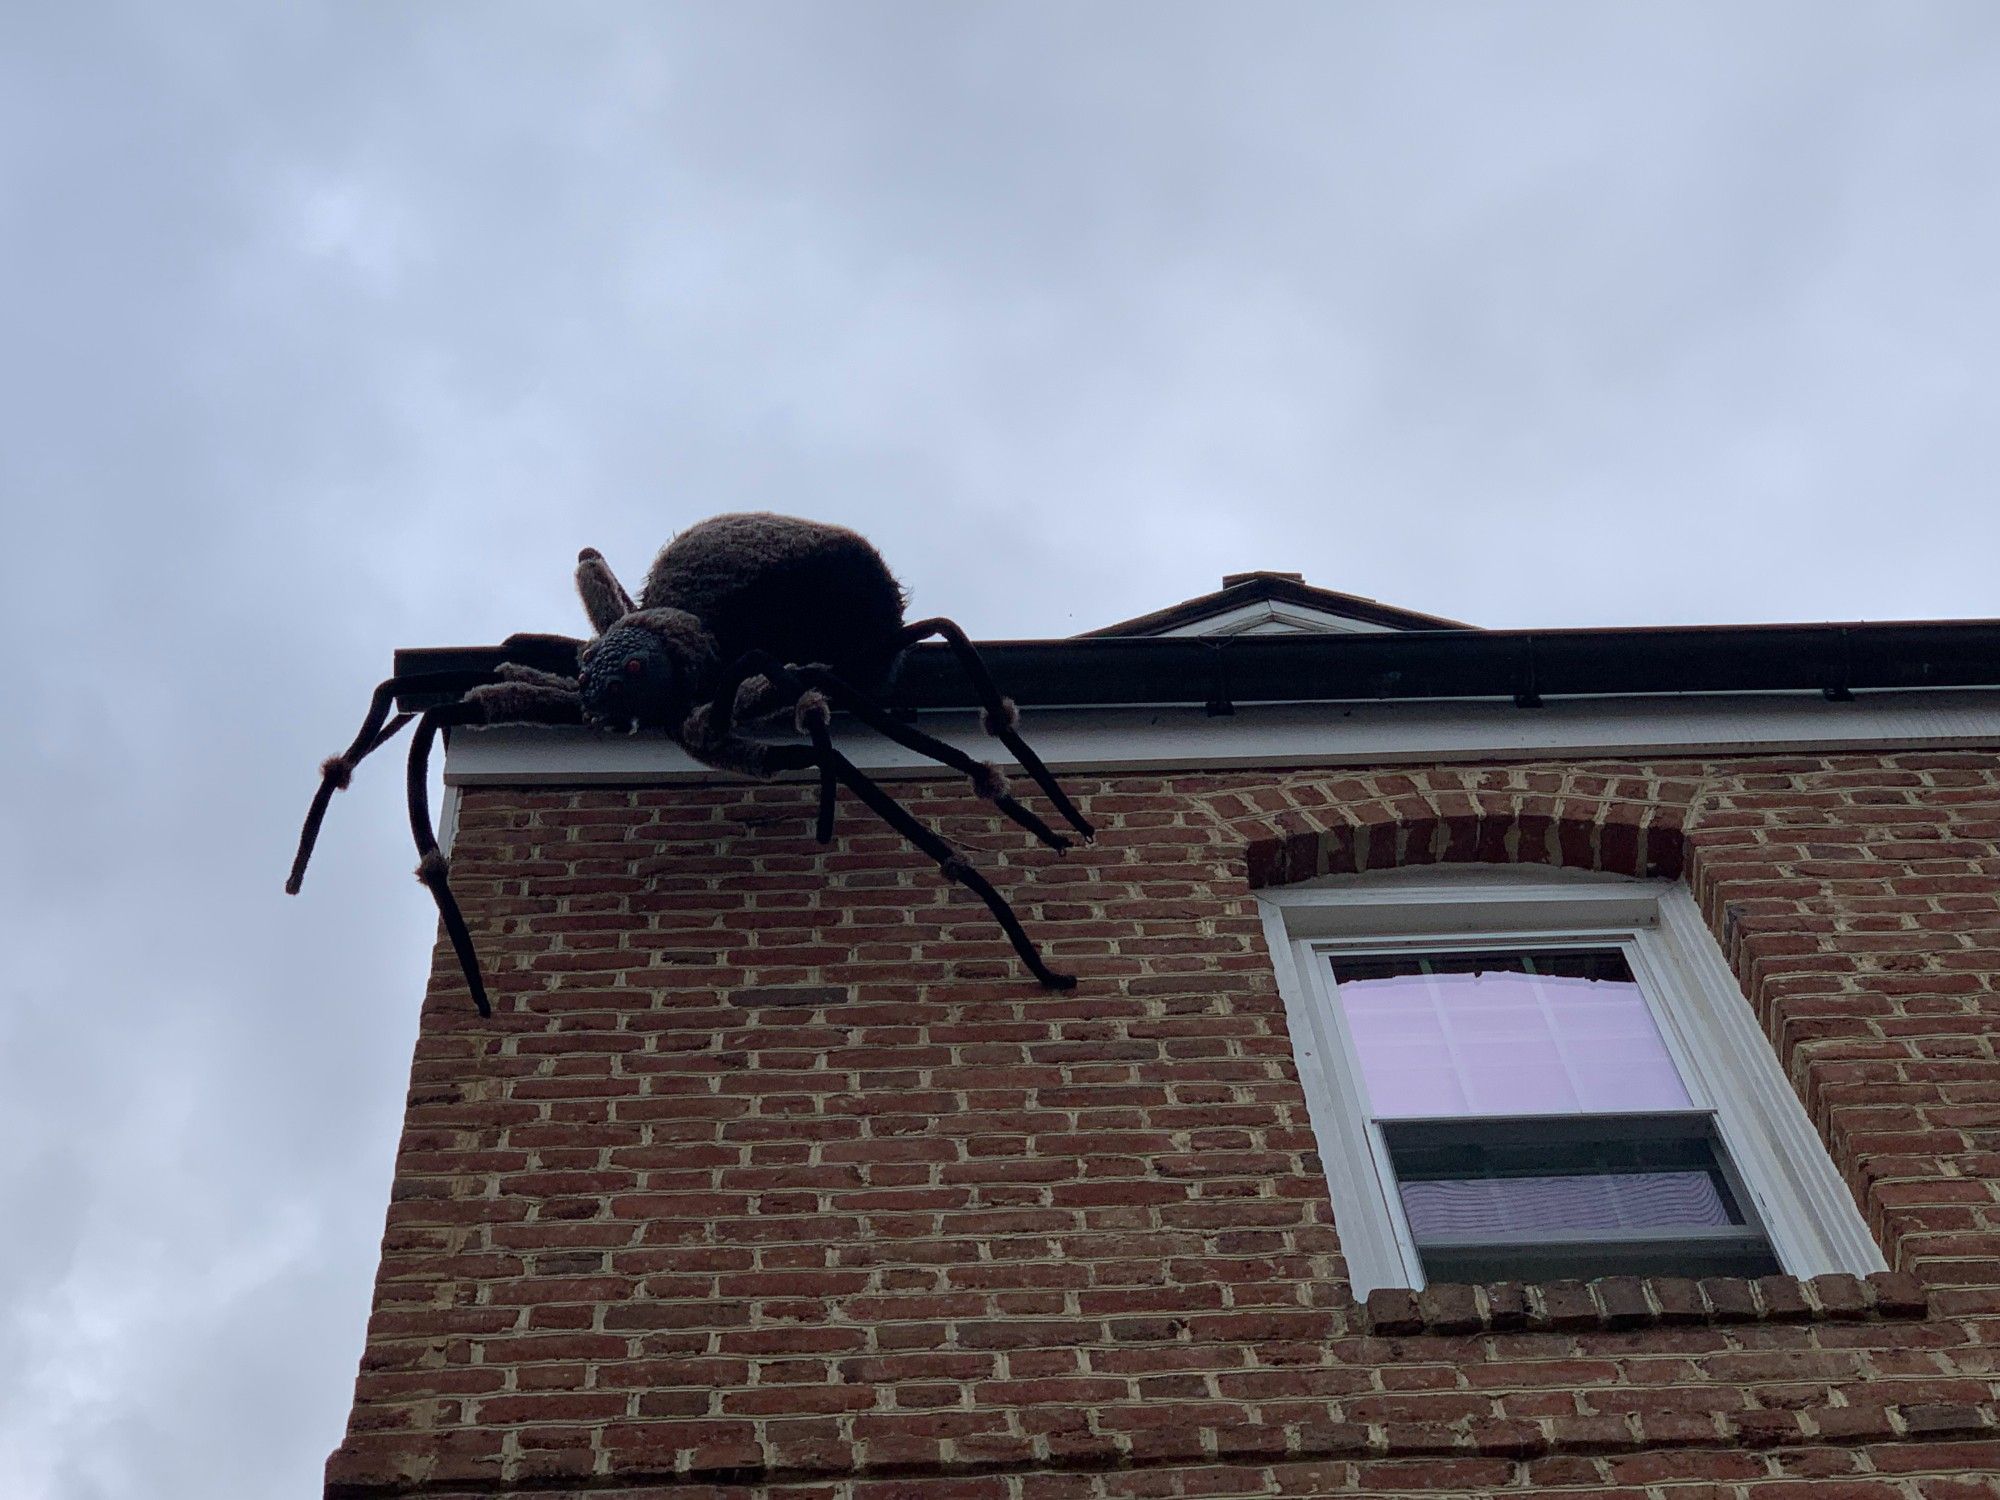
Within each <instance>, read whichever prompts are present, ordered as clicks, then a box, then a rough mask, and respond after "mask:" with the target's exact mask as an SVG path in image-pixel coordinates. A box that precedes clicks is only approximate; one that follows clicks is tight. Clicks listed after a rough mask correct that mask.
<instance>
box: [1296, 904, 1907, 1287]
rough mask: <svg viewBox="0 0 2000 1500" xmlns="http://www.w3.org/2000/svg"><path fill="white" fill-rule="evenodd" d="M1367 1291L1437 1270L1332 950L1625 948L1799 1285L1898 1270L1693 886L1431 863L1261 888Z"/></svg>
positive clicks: (1353, 1273) (1353, 1269) (1314, 1116)
mask: <svg viewBox="0 0 2000 1500" xmlns="http://www.w3.org/2000/svg"><path fill="white" fill-rule="evenodd" d="M1257 904H1258V907H1259V910H1260V913H1261V915H1262V917H1263V921H1264V934H1265V939H1266V941H1267V942H1268V943H1269V944H1270V949H1271V958H1272V961H1273V963H1274V964H1275V965H1276V967H1277V975H1278V989H1279V992H1280V993H1281V994H1282V995H1283V997H1284V1002H1285V1015H1286V1019H1287V1020H1288V1022H1289V1023H1290V1026H1291V1032H1292V1050H1293V1053H1294V1056H1295V1058H1296V1059H1297V1063H1298V1070H1299V1080H1300V1082H1301V1084H1302V1085H1303V1086H1304V1089H1305V1095H1306V1108H1307V1112H1308V1115H1309V1117H1310V1119H1311V1122H1312V1130H1313V1135H1314V1136H1315V1138H1316V1139H1317V1141H1318V1143H1319V1152H1320V1159H1321V1162H1322V1164H1323V1165H1324V1167H1325V1170H1326V1177H1327V1185H1328V1188H1329V1191H1330V1192H1331V1194H1332V1197H1333V1216H1334V1224H1335V1227H1336V1229H1337V1230H1338V1232H1339V1235H1340V1245H1341V1250H1342V1252H1343V1254H1344V1255H1345V1257H1346V1260H1347V1267H1348V1274H1349V1277H1350V1280H1351V1281H1352V1284H1353V1288H1354V1295H1355V1296H1357V1297H1366V1296H1367V1295H1368V1293H1369V1292H1371V1291H1374V1290H1376V1289H1377V1288H1379V1287H1409V1288H1421V1287H1422V1286H1423V1285H1424V1272H1423V1265H1422V1262H1421V1260H1420V1259H1419V1257H1418V1255H1417V1250H1416V1247H1415V1245H1414V1243H1413V1242H1412V1240H1411V1236H1410V1231H1409V1226H1408V1224H1407V1222H1406V1220H1405V1218H1404V1215H1403V1208H1402V1201H1401V1197H1400V1195H1399V1194H1398V1193H1397V1191H1396V1188H1395V1178H1394V1175H1393V1174H1392V1172H1391V1171H1390V1168H1389V1163H1388V1157H1387V1153H1386V1150H1385V1148H1384V1146H1383V1143H1382V1139H1381V1131H1380V1129H1379V1127H1377V1126H1376V1125H1375V1124H1374V1123H1373V1121H1372V1120H1371V1119H1370V1118H1369V1114H1368V1110H1367V1106H1366V1103H1365V1101H1366V1099H1367V1094H1366V1092H1365V1090H1364V1088H1363V1086H1362V1081H1361V1074H1360V1069H1359V1067H1358V1065H1357V1061H1356V1057H1355V1053H1354V1049H1353V1047H1352V1045H1351V1043H1350V1041H1349V1039H1348V1037H1347V1034H1346V1027H1345V1024H1344V1022H1343V1020H1342V1016H1341V1010H1340V1007H1339V1005H1338V1004H1336V1003H1335V999H1334V983H1333V976H1332V968H1331V965H1330V964H1329V963H1328V957H1329V955H1331V954H1334V953H1337V952H1341V951H1347V952H1370V953H1392V952H1396V951H1398V950H1414V949H1424V950H1437V949H1452V948H1457V949H1460V950H1464V949H1466V948H1477V949H1492V948H1504V947H1507V946H1509V945H1520V944H1530V943H1531V944H1537V945H1549V944H1556V945H1565V946H1568V945H1574V946H1588V947H1599V948H1603V947H1617V948H1620V949H1622V950H1623V951H1624V952H1625V954H1626V957H1627V961H1628V962H1629V963H1630V964H1631V965H1632V972H1633V976H1634V977H1635V978H1636V979H1637V980H1638V981H1639V984H1640V987H1641V989H1642V991H1643V992H1644V994H1645V996H1646V998H1647V1001H1648V1004H1649V1005H1650V1006H1651V1007H1652V1010H1653V1014H1654V1018H1655V1020H1657V1021H1658V1022H1659V1025H1660V1033H1661V1036H1662V1037H1663V1038H1664V1040H1665V1041H1666V1044H1667V1048H1668V1051H1669V1052H1670V1053H1671V1054H1672V1056H1673V1059H1674V1062H1675V1063H1676V1064H1677V1065H1678V1066H1679V1068H1680V1069H1681V1078H1682V1081H1683V1082H1684V1083H1685V1084H1686V1086H1687V1090H1688V1094H1689V1096H1690V1098H1691V1099H1692V1100H1693V1101H1694V1104H1695V1106H1696V1107H1697V1108H1699V1109H1712V1110H1713V1111H1714V1112H1715V1121H1716V1127H1717V1130H1718V1131H1719V1133H1720V1135H1721V1137H1722V1141H1723V1145H1724V1148H1725V1149H1726V1150H1727V1151H1728V1153H1729V1156H1730V1158H1731V1159H1732V1161H1733V1162H1734V1164H1735V1167H1736V1170H1737V1172H1738V1173H1739V1174H1740V1176H1741V1178H1742V1181H1743V1183H1744V1185H1745V1187H1746V1188H1747V1190H1748V1191H1749V1193H1750V1196H1751V1198H1752V1200H1753V1202H1754V1204H1755V1207H1756V1212H1757V1216H1758V1217H1759V1218H1760V1219H1761V1220H1762V1223H1763V1227H1764V1229H1765V1230H1766V1231H1767V1233H1768V1234H1769V1236H1770V1239H1771V1248H1772V1250H1773V1252H1774V1253H1775V1254H1776V1256H1777V1258H1778V1263H1779V1264H1780V1265H1781V1266H1782V1267H1783V1268H1784V1270H1785V1272H1786V1273H1787V1274H1788V1275H1792V1276H1800V1277H1810V1276H1819V1275H1824V1274H1826V1273H1829V1272H1837V1271H1844V1272H1849V1273H1852V1274H1854V1275H1866V1274H1868V1273H1869V1272H1871V1271H1881V1270H1886V1269H1887V1263H1886V1262H1885V1261H1884V1260H1883V1258H1882V1251H1881V1248H1880V1247H1879V1246H1878V1245H1877V1244H1876V1243H1875V1240H1874V1237H1873V1236H1872V1235H1870V1234H1869V1232H1868V1226H1867V1225H1866V1223H1865V1222H1863V1220H1862V1217H1861V1213H1860V1211H1859V1209H1857V1208H1856V1206H1855V1203H1854V1198H1853V1195H1852V1194H1851V1193H1850V1192H1849V1191H1848V1188H1847V1184H1846V1183H1845V1182H1844V1181H1842V1180H1841V1177H1840V1174H1839V1172H1837V1171H1836V1170H1835V1169H1834V1165H1833V1162H1832V1160H1831V1159H1830V1158H1829V1157H1828V1156H1827V1153H1826V1147H1825V1145H1824V1143H1823V1142H1822V1141H1821V1140H1820V1137H1819V1133H1818V1132H1817V1131H1816V1130H1814V1128H1813V1125H1812V1122H1811V1121H1810V1120H1809V1119H1807V1118H1806V1112H1805V1109H1804V1108H1803V1107H1802V1106H1801V1105H1800V1103H1799V1098H1798V1095H1797V1094H1796V1093H1794V1092H1793V1091H1792V1087H1791V1085H1790V1084H1789V1083H1788V1082H1787V1081H1786V1079H1785V1076H1784V1073H1783V1072H1782V1070H1781V1069H1780V1068H1779V1066H1778V1058H1777V1054H1776V1052H1775V1051H1774V1050H1773V1048H1772V1046H1771V1044H1770V1042H1769V1041H1768V1040H1767V1039H1766V1038H1765V1036H1764V1034H1763V1032H1762V1030H1761V1029H1759V1027H1758V1025H1757V1021H1756V1018H1755V1016H1754V1015H1753V1014H1752V1013H1751V1010H1750V1004H1749V1002H1748V1001H1747V1000H1745V999H1744V997H1743V992H1742V990H1741V989H1740V988H1739V987H1738V985H1737V983H1736V977H1735V975H1734V974H1732V973H1731V972H1730V970H1729V966H1728V964H1727V963H1725V962H1724V960H1723V957H1722V953H1721V950H1720V949H1719V948H1718V947H1717V946H1716V943H1715V939H1714V937H1713V936H1712V935H1711V934H1710V933H1709V930H1708V926H1707V924H1706V923H1705V922H1703V921H1702V918H1701V912H1700V910H1699V908H1697V907H1696V906H1695V903H1694V898H1693V897H1692V896H1691V895H1689V893H1688V890H1687V887H1686V886H1685V885H1683V884H1681V883H1680V882H1679V881H1670V880H1640V879H1634V878H1632V877H1629V876H1621V875H1607V874H1603V873H1601V872H1597V871H1580V870H1563V869H1557V868H1553V867H1547V868H1543V867H1535V866H1519V865H1431V866H1417V867H1404V868H1400V869H1394V870H1385V871H1377V872H1371V873H1368V874H1364V875H1336V876H1328V877H1325V878H1323V879H1320V880H1314V881H1308V882H1305V883H1303V884H1299V885H1293V886H1282V887H1277V888H1273V889H1269V890H1263V891H1259V892H1258V893H1257Z"/></svg>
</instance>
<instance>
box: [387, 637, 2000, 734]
mask: <svg viewBox="0 0 2000 1500" xmlns="http://www.w3.org/2000/svg"><path fill="white" fill-rule="evenodd" d="M577 644H579V643H576V642H569V641H565V640H563V639H562V638H560V637H550V636H532V637H517V638H515V639H514V640H512V641H510V642H507V643H504V644H503V645H501V646H458V647H444V648H434V649H416V650H402V651H398V652H397V653H396V673H397V675H398V676H404V675H408V674H418V673H421V674H438V675H437V678H436V690H435V691H423V690H416V689H414V688H413V690H412V691H410V692H407V693H405V694H404V695H403V697H402V699H401V702H402V706H404V707H405V708H412V707H416V708H421V707H423V706H425V705H426V704H428V703H434V702H438V701H441V700H442V699H443V698H445V697H449V696H455V695H456V694H457V693H459V692H462V691H463V690H464V688H465V687H467V686H470V685H471V683H472V682H475V681H478V680H480V679H481V677H482V676H483V675H484V674H485V673H487V672H490V671H491V670H492V669H493V668H494V667H495V666H497V665H498V664H499V663H500V662H502V661H503V660H513V661H519V662H523V663H525V664H527V665H530V666H536V667H540V668H542V669H543V670H546V671H560V672H573V671H574V670H575V650H576V646H577ZM979 649H980V652H981V654H982V655H983V656H984V657H985V658H986V661H987V664H988V666H989V667H990V668H991V669H992V671H993V675H994V676H995V677H996V678H997V679H998V680H999V682H1000V683H1001V685H1002V687H1003V688H1004V689H1005V690H1006V691H1007V692H1008V693H1009V694H1010V695H1011V696H1012V697H1014V698H1015V699H1016V700H1017V701H1019V702H1021V703H1023V704H1039V705H1048V706H1060V705H1071V706H1074V705H1081V704H1118V703H1125V704H1146V703H1158V704H1174V703H1180V704H1199V705H1202V706H1205V707H1207V708H1208V709H1209V710H1210V711H1211V712H1214V713H1227V712H1230V711H1231V709H1232V708H1233V707H1234V705H1236V704H1239V703H1286V702H1294V703H1296V702H1323V701H1324V702H1335V701H1381V700H1390V699H1421V698H1512V699H1513V700H1514V701H1515V702H1516V703H1517V704H1519V705H1521V706H1522V707H1524V708H1532V707H1535V706H1537V705H1538V704H1539V703H1540V702H1541V701H1542V699H1543V698H1544V697H1593V696H1595V697H1606V696H1621V697H1624V696H1633V695H1644V694H1673V693H1729V692H1787V691H1797V692H1819V693H1821V694H1823V695H1824V696H1825V697H1827V698H1828V699H1830V700H1834V701H1839V700H1841V699H1845V698H1848V697H1851V696H1853V695H1854V694H1855V693H1857V692H1864V691H1869V690H1874V689H1911V688H1968V687H1996V686H2000V620H1959V621H1928V622H1925V621H1913V622H1901V623H1889V624H1871V623H1855V624H1845V625H1841V624H1828V625H1685V626H1645V627H1636V628H1623V629H1611V630H1547V631H1504V630H1442V629H1439V630H1428V631H1410V632H1394V631H1385V632H1371V633H1366V634H1351V635H1350V634H1325V635H1277V636H1273V635H1265V636H1223V637H1214V638H1208V637H1200V636H1140V637H1132V638H1124V639H1120V638H1115V637H1113V638H1105V637H1102V636H1095V637H1074V638H1071V639H1067V640H1039V641H1035V640H1031V641H985V642H981V643H980V645H979ZM889 698H890V703H891V705H892V706H893V707H896V708H899V709H926V708H957V707H971V706H976V703H977V699H976V695H975V694H974V693H973V692H972V690H971V687H970V685H969V684H968V683H967V682H966V680H965V676H964V673H963V672H962V671H960V670H959V668H958V665H957V663H956V661H955V659H954V658H953V657H952V655H951V653H950V651H949V650H948V649H947V648H945V647H943V646H938V645H924V646H918V647H916V648H915V649H913V650H912V651H910V652H909V654H908V655H907V657H906V658H905V660H904V664H903V668H902V671H901V673H900V675H899V676H898V679H897V682H896V685H895V688H894V689H893V690H892V692H891V693H890V695H889Z"/></svg>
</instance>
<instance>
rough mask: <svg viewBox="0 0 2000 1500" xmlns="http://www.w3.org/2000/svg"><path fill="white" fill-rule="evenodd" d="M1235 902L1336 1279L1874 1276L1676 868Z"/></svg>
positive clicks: (1490, 878) (1367, 1287) (1305, 892)
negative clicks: (1310, 1143)
mask: <svg viewBox="0 0 2000 1500" xmlns="http://www.w3.org/2000/svg"><path fill="white" fill-rule="evenodd" d="M1259 904H1260V905H1261V907H1262V908H1263V912H1264V920H1265V930H1266V934H1267V936H1268V937H1269V938H1270V941H1271V946H1272V954H1273V957H1274V959H1275V960H1276V962H1277V966H1278V978H1279V987H1280V989H1281V990H1282V991H1283V993H1284V997H1285V1003H1286V1009H1287V1013H1288V1016H1289V1019H1290V1022H1291V1029H1292V1038H1293V1046H1294V1049H1295V1051H1296V1053H1297V1056H1298V1062H1299V1072H1300V1077H1301V1079H1302V1081H1303V1083H1304V1085H1305V1089H1306V1095H1307V1103H1308V1106H1309V1108H1310V1112H1311V1116H1312V1124H1313V1130H1314V1133H1315V1135H1316V1136H1317V1138H1318V1140H1319V1145H1320V1152H1321V1158H1322V1160H1323V1161H1324V1162H1325V1165H1326V1169H1327V1179H1328V1183H1329V1185H1330V1187H1331V1190H1332V1194H1333V1209H1334V1218H1335V1222H1336V1224H1337V1226H1338V1228H1339V1231H1340V1237H1341V1245H1342V1248H1343V1250H1344V1252H1345V1254H1346V1256H1347V1261H1348V1267H1349V1272H1350V1275H1351V1276H1352V1279H1353V1283H1354V1290H1355V1294H1356V1295H1357V1296H1366V1295H1367V1294H1368V1292H1370V1291H1372V1290H1374V1289H1375V1288H1376V1287H1382V1286H1404V1287H1421V1286H1423V1285H1425V1284H1426V1283H1427V1282H1429V1281H1475V1282H1476V1281H1545V1280H1554V1279H1558V1278H1569V1277H1576V1278H1581V1279H1589V1278H1591V1277H1595V1276H1610V1275H1652V1276H1667V1275H1677V1276H1760V1275H1765V1274H1769V1273H1772V1272H1779V1271H1784V1272H1789V1273H1791V1274H1793V1275H1798V1276H1816V1275H1820V1274H1822V1273H1824V1272H1829V1271H1850V1272H1854V1273H1856V1274H1865V1273H1867V1272H1869V1271H1876V1270H1881V1269H1883V1266H1884V1263H1883V1260H1882V1256H1881V1252H1880V1250H1879V1249H1877V1247H1876V1246H1875V1244H1874V1241H1873V1240H1872V1239H1871V1238H1870V1237H1869V1235H1868V1232H1867V1229H1866V1226H1865V1225H1864V1224H1863V1223H1862V1221H1861V1217H1860V1215H1859V1213H1858V1212H1857V1211H1856V1209H1855V1207H1854V1204H1853V1200H1852V1198H1851V1197H1850V1195H1849V1194H1848V1191H1847V1188H1846V1186H1845V1184H1844V1183H1842V1182H1841V1180H1840V1178H1839V1175H1838V1174H1837V1173H1836V1172H1835V1171H1834V1169H1833V1165H1832V1163H1831V1162H1830V1161H1828V1160H1827V1157H1826V1152H1825V1150H1824V1148H1823V1147H1822V1146H1821V1144H1820V1141H1819V1138H1818V1136H1817V1135H1816V1134H1815V1132H1814V1131H1813V1129H1812V1126H1811V1124H1810V1122H1808V1121H1807V1119H1806V1117H1805V1112H1804V1111H1803V1110H1802V1109H1801V1108H1800V1106H1799V1102H1798V1099H1797V1097H1796V1096H1795V1095H1794V1094H1793V1093H1792V1090H1791V1088H1790V1086H1789V1085H1788V1084H1787V1083H1786V1082H1785V1079H1784V1077H1783V1075H1782V1074H1781V1073H1780V1071H1779V1068H1778V1064H1777V1058H1776V1056H1775V1055H1774V1053H1773V1052H1772V1050H1771V1047H1770V1045H1769V1043H1768V1042H1766V1040H1765V1039H1764V1037H1763V1034H1762V1033H1761V1032H1760V1031H1759V1030H1758V1029H1757V1025H1756V1022H1755V1020H1754V1018H1753V1017H1752V1016H1751V1014H1750V1008H1749V1006H1748V1004H1747V1003H1746V1002H1745V1001H1744V999H1743V997H1742V994H1741V993H1740V991H1739V990H1738V989H1737V987H1736V982H1735V979H1734V976H1732V975H1731V974H1730V972H1729V970H1728V968H1727V966H1726V965H1725V964H1724V963H1723V961H1722V956H1721V954H1720V953H1719V952H1718V951H1717V949H1716V947H1715V944H1714V940H1713V939H1712V938H1711V937H1710V936H1709V933H1708V931H1707V928H1706V927H1705V926H1704V925H1703V923H1702V921H1701V918H1700V914H1699V913H1698V912H1697V911H1696V909H1695V907H1694V903H1693V900H1692V899H1691V898H1690V897H1689V895H1688V893H1687V891H1686V889H1685V888H1684V887H1683V886H1681V885H1679V884H1678V883H1676V882H1668V881H1644V880H1632V879H1626V878H1622V877H1617V876H1600V875H1588V874H1579V873H1578V872H1574V871H1561V870H1551V869H1539V868H1528V867H1516V866H1446V867H1429V868H1420V869H1406V870H1396V871H1389V872H1385V873H1380V874H1373V875H1364V876H1340V877H1332V878H1329V879H1327V880H1323V881H1315V882H1311V883H1309V884H1306V885H1300V886H1293V887H1287V888H1283V889H1279V890H1273V891H1265V892H1262V893H1260V895H1259Z"/></svg>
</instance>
